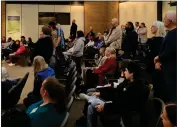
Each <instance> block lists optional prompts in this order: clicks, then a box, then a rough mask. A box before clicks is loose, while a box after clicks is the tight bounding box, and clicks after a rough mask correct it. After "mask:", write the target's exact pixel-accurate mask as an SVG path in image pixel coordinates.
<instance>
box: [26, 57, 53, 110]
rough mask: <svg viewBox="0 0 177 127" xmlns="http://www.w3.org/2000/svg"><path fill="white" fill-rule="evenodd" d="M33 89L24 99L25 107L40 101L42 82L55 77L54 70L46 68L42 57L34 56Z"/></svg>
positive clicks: (46, 65)
mask: <svg viewBox="0 0 177 127" xmlns="http://www.w3.org/2000/svg"><path fill="white" fill-rule="evenodd" d="M33 64H34V88H33V91H32V92H30V93H29V94H28V96H27V98H25V99H24V101H23V102H24V104H25V106H26V107H28V106H30V105H31V104H33V103H35V102H37V101H39V100H40V99H41V95H40V88H41V85H42V82H43V81H44V80H45V79H46V78H48V77H55V73H54V70H53V69H52V68H50V67H49V66H48V64H47V63H46V62H45V60H44V58H43V57H42V56H36V57H35V58H34V63H33Z"/></svg>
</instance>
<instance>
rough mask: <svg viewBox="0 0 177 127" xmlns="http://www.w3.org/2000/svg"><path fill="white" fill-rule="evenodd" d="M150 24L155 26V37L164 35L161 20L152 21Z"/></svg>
mask: <svg viewBox="0 0 177 127" xmlns="http://www.w3.org/2000/svg"><path fill="white" fill-rule="evenodd" d="M152 26H155V27H156V28H157V33H156V37H164V36H165V35H166V32H165V26H164V23H163V22H161V21H154V22H153V24H152Z"/></svg>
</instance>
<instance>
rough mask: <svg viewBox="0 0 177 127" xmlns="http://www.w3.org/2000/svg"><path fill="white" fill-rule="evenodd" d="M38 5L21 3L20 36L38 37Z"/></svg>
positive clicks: (34, 39) (35, 38)
mask: <svg viewBox="0 0 177 127" xmlns="http://www.w3.org/2000/svg"><path fill="white" fill-rule="evenodd" d="M37 28H38V5H33V6H31V5H29V4H22V29H21V30H22V33H21V34H22V36H25V37H26V38H28V37H32V40H33V41H36V40H37V39H38V30H37Z"/></svg>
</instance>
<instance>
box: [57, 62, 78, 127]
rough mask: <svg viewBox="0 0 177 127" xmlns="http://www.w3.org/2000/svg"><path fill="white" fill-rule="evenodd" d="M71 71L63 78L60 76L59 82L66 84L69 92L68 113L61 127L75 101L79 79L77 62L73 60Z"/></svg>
mask: <svg viewBox="0 0 177 127" xmlns="http://www.w3.org/2000/svg"><path fill="white" fill-rule="evenodd" d="M68 69H69V71H68V73H67V74H66V75H65V77H63V78H59V79H58V80H59V82H60V83H62V84H63V85H65V90H66V94H67V110H68V112H67V114H66V116H65V119H64V120H63V122H62V124H61V126H60V127H65V126H66V124H67V121H68V118H69V112H70V109H71V106H72V104H73V101H74V97H73V95H74V92H75V90H76V81H77V71H76V64H75V63H74V62H73V61H72V62H71V63H70V65H69V68H68Z"/></svg>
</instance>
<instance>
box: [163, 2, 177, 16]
mask: <svg viewBox="0 0 177 127" xmlns="http://www.w3.org/2000/svg"><path fill="white" fill-rule="evenodd" d="M168 3H169V2H165V1H163V4H162V15H163V17H164V15H165V13H166V12H167V11H176V6H170V4H168Z"/></svg>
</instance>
